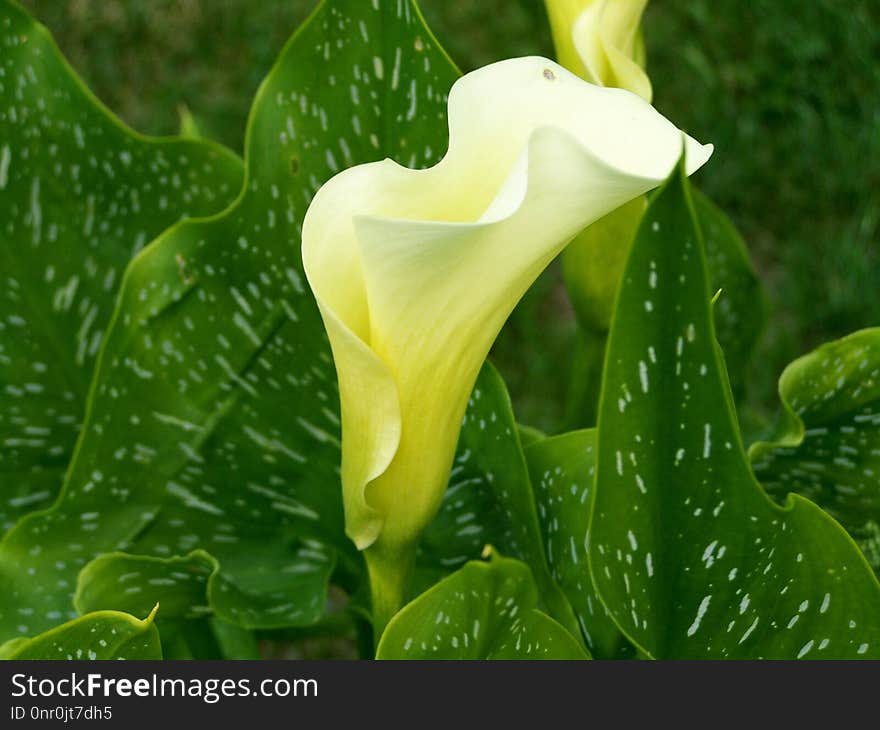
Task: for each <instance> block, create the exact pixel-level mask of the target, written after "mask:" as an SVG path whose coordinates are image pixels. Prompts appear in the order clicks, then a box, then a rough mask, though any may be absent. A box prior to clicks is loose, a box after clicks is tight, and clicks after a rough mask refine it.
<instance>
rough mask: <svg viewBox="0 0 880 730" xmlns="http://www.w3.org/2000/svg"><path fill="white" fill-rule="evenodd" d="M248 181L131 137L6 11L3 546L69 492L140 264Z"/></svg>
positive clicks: (38, 36)
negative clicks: (90, 395) (123, 303)
mask: <svg viewBox="0 0 880 730" xmlns="http://www.w3.org/2000/svg"><path fill="white" fill-rule="evenodd" d="M241 179H242V168H241V162H240V160H238V159H237V158H236V157H235V156H234V155H233V154H232V153H231V152H229V151H227V150H225V149H223V148H222V147H220V146H218V145H215V144H212V143H210V142H205V141H198V142H197V141H190V140H182V139H151V138H147V137H143V136H141V135H139V134H137V133H135V132H133V131H132V130H130V129H128V128H127V127H125V126H124V125H123V124H122V123H121V122H120V121H119V120H118V119H117V118H116V117H114V116H113V115H112V114H111V113H110V112H109V111H108V110H107V109H106V108H104V107H103V106H102V105H101V104H100V102H98V100H97V99H95V98H94V97H93V96H92V95H91V94H90V93H89V92H88V91H87V90H86V88H85V87H84V86H83V84H82V82H81V81H80V80H79V78H78V77H77V76H76V74H75V73H74V71H73V69H71V68H70V66H68V65H67V63H66V62H65V60H64V59H63V57H62V56H61V54H60V52H59V50H58V48H57V47H56V46H55V44H54V43H53V41H52V39H51V37H50V36H49V33H48V31H47V30H46V29H45V28H44V27H43V26H41V25H39V24H37V23H36V22H34V20H33V19H32V18H30V17H29V16H28V15H27V13H25V11H24V10H22V8H21V7H20V6H19V5H18V4H17V3H15V2H12V1H11V0H0V534H2V532H3V531H5V530H6V529H8V528H9V527H10V526H11V525H12V523H13V522H14V521H15V520H16V519H17V518H18V517H19V516H21V515H22V514H24V513H26V512H28V511H30V510H33V509H36V508H39V507H45V506H46V505H48V504H49V503H50V502H51V500H52V498H53V497H54V496H55V495H56V494H57V492H58V489H59V487H60V486H61V482H62V479H63V476H64V470H65V468H66V467H67V464H68V462H69V461H70V456H71V453H72V451H73V446H74V442H75V440H76V437H77V433H78V431H79V428H80V424H81V423H82V420H83V414H84V411H85V402H86V395H87V392H88V388H89V382H90V380H91V376H92V370H93V369H94V365H95V359H96V357H97V354H98V352H99V350H100V347H101V342H102V340H103V336H104V333H105V331H106V330H107V327H108V325H109V322H110V317H111V314H112V312H113V305H114V302H115V299H116V293H117V290H118V288H119V282H120V281H121V279H122V274H123V271H124V270H125V267H126V265H127V264H128V262H129V261H130V260H131V257H132V256H133V255H134V254H136V253H137V252H138V251H139V250H140V249H141V248H143V246H144V245H145V244H146V243H147V242H149V241H150V240H151V239H153V238H154V237H155V236H156V235H158V234H159V233H160V232H161V231H162V230H164V229H165V228H167V227H168V226H170V225H171V224H173V223H175V222H177V221H179V220H180V219H182V218H186V217H190V216H200V215H207V214H210V213H213V212H216V211H219V210H221V209H222V208H223V207H225V206H226V205H228V204H229V203H230V202H231V201H232V199H233V198H234V196H235V194H236V192H237V191H238V189H239V188H240V186H241Z"/></svg>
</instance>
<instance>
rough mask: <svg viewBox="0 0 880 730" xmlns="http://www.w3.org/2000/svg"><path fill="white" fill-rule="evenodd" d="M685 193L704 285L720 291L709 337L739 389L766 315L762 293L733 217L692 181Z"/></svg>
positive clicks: (762, 329) (741, 386)
mask: <svg viewBox="0 0 880 730" xmlns="http://www.w3.org/2000/svg"><path fill="white" fill-rule="evenodd" d="M690 193H691V200H692V203H693V211H694V216H695V217H696V220H697V224H698V225H699V227H700V231H701V233H702V235H703V247H704V253H705V256H706V265H707V270H708V277H709V289H710V291H711V292H712V293H713V294H715V293H716V292H720V294H719V295H718V298H717V299H716V300H715V304H714V306H713V308H712V314H713V321H714V325H715V337H716V338H717V340H718V343H719V344H720V345H721V350H722V351H723V353H724V362H725V364H726V366H727V372H728V376H729V377H730V385H731V387H732V389H733V392H734V394H735V395H739V394H740V393H741V392H742V389H743V388H744V376H745V374H746V372H747V369H748V365H749V362H750V361H751V358H752V353H753V351H754V349H755V345H756V344H757V341H758V338H759V337H760V336H761V334H762V332H763V331H764V325H765V323H766V321H767V299H766V297H765V294H764V289H763V288H762V286H761V280H760V279H759V278H758V276H757V274H756V273H755V269H754V266H752V261H751V259H750V258H749V251H748V248H747V247H746V243H745V241H744V240H743V237H742V236H741V235H740V233H739V231H738V230H737V229H736V227H735V226H734V225H733V222H732V221H731V220H730V218H728V217H727V215H726V214H725V213H724V211H723V210H721V208H719V207H718V206H717V205H715V203H713V202H712V201H711V200H710V199H709V197H708V196H707V195H706V194H705V193H701V192H700V191H699V190H698V189H697V188H694V187H691V188H690Z"/></svg>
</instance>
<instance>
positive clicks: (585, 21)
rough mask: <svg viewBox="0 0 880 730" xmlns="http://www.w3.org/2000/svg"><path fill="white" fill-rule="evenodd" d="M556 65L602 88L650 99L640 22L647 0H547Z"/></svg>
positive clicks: (649, 84) (649, 82)
mask: <svg viewBox="0 0 880 730" xmlns="http://www.w3.org/2000/svg"><path fill="white" fill-rule="evenodd" d="M546 4H547V14H548V15H549V16H550V26H551V28H552V30H553V42H554V44H555V46H556V55H557V56H558V57H559V62H560V63H561V64H562V65H563V66H565V67H566V68H567V69H569V70H570V71H572V72H573V73H575V74H577V75H578V76H580V77H582V78H584V79H586V80H587V81H590V82H591V83H594V84H599V85H601V86H614V87H617V88H620V89H627V90H628V91H632V92H633V93H634V94H638V95H639V96H641V97H642V98H643V99H646V100H647V101H651V81H650V79H649V78H648V76H647V74H646V73H645V71H644V65H645V49H644V44H643V41H642V37H641V33H640V31H639V23H640V22H641V19H642V13H643V12H644V10H645V6H646V5H647V4H648V0H546Z"/></svg>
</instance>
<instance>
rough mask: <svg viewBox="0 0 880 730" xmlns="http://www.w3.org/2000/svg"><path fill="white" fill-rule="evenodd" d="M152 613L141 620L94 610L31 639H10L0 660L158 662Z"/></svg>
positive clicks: (158, 647)
mask: <svg viewBox="0 0 880 730" xmlns="http://www.w3.org/2000/svg"><path fill="white" fill-rule="evenodd" d="M155 614H156V610H155V609H154V610H153V611H151V612H150V614H149V615H148V616H147V618H145V619H144V620H143V621H140V620H138V619H136V618H135V617H134V616H130V615H129V614H127V613H120V612H119V611H96V612H95V613H90V614H87V615H85V616H81V617H79V618H76V619H73V620H72V621H68V622H67V623H65V624H62V625H61V626H56V627H55V628H54V629H51V630H49V631H46V632H44V633H42V634H39V635H37V636H34V637H33V638H24V637H20V638H17V639H10V640H9V641H7V642H6V643H5V644H3V645H2V646H0V659H56V660H57V659H161V658H162V646H161V644H160V643H159V632H158V631H157V630H156V625H155V624H154V623H153V618H154V616H155Z"/></svg>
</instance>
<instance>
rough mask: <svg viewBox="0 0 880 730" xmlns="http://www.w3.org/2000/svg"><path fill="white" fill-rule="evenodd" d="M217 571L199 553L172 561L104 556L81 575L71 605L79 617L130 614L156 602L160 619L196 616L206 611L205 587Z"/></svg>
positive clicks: (141, 611) (139, 611) (120, 555)
mask: <svg viewBox="0 0 880 730" xmlns="http://www.w3.org/2000/svg"><path fill="white" fill-rule="evenodd" d="M216 570H217V561H216V560H214V559H213V558H212V557H211V556H210V555H209V554H208V553H205V552H204V551H200V550H196V551H194V552H192V553H190V554H189V555H186V556H180V557H172V558H155V557H151V556H148V555H128V554H126V553H105V554H104V555H101V556H99V557H97V558H95V559H94V560H93V561H92V562H90V563H88V565H86V567H85V568H83V569H82V570H81V571H80V574H79V576H78V578H77V584H76V593H75V595H74V599H73V604H74V607H75V608H76V610H77V611H79V613H81V614H86V613H89V612H90V611H101V610H114V611H124V612H125V613H131V614H134V615H141V614H143V613H144V608H145V607H146V608H147V610H148V611H149V609H150V607H152V606H155V605H156V604H159V605H160V606H161V608H162V612H161V614H160V615H159V617H160V619H162V620H165V619H194V618H201V617H203V616H206V615H208V614H210V612H211V609H210V608H209V607H208V605H207V592H208V583H209V581H210V579H211V576H212V575H213V574H214V573H215V572H216Z"/></svg>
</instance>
